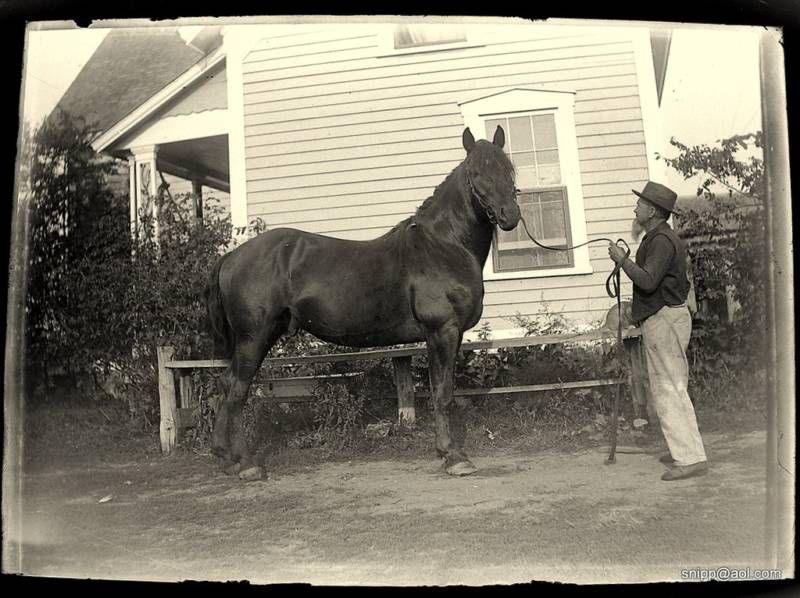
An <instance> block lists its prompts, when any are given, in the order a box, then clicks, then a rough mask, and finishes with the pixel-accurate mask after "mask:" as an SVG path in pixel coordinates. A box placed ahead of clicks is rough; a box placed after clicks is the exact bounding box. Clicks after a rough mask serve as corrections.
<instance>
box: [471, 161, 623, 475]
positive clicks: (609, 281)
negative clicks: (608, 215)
mask: <svg viewBox="0 0 800 598" xmlns="http://www.w3.org/2000/svg"><path fill="white" fill-rule="evenodd" d="M466 178H467V185H468V186H469V190H470V193H471V194H472V195H473V196H474V197H475V199H476V200H477V201H478V204H479V205H480V206H481V208H482V209H483V211H484V212H485V213H486V217H487V218H488V219H489V222H490V223H491V224H492V225H496V224H497V216H496V215H495V213H494V210H492V208H491V207H490V206H489V202H488V201H487V200H486V199H485V198H484V197H483V195H481V193H480V192H479V191H478V190H477V188H476V187H475V184H474V183H473V182H472V178H471V177H470V176H469V172H467V173H466ZM519 194H520V190H519V189H517V188H516V187H515V188H514V201H517V197H519ZM519 220H520V222H521V223H522V227H523V229H524V230H525V234H526V235H528V238H529V239H530V240H531V241H533V243H534V244H535V245H536V246H538V247H541V248H542V249H546V250H547V251H571V250H573V249H578V248H580V247H583V246H585V245H589V244H590V243H598V242H600V241H604V242H607V243H610V244H612V245H619V244H620V243H622V245H624V246H625V258H623V259H621V260H620V261H619V262H617V263H616V264H615V265H614V269H613V270H612V271H611V273H610V274H609V275H608V278H606V294H607V295H608V296H609V297H611V298H612V299H616V301H617V320H618V324H617V348H618V352H619V359H620V362H621V363H623V365H624V362H623V357H622V293H621V285H620V270H621V269H622V264H623V262H624V261H625V259H627V258H628V257H629V256H630V255H631V248H630V247H629V246H628V244H627V243H626V242H625V240H624V239H617V240H616V242H614V241H612V240H611V239H609V238H608V237H598V238H596V239H589V240H588V241H585V242H583V243H579V244H578V245H572V246H564V247H551V246H549V245H544V244H542V243H540V242H539V241H537V240H536V238H535V237H534V236H533V235H532V234H531V233H530V231H529V230H528V223H527V222H525V218H524V217H523V216H522V210H520V215H519ZM619 400H620V385H619V384H617V390H616V394H615V396H614V405H613V409H612V413H611V451H610V452H609V455H608V458H607V459H606V463H607V464H613V463H615V462H616V456H615V453H616V450H617V419H618V413H619Z"/></svg>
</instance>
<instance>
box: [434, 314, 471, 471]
mask: <svg viewBox="0 0 800 598" xmlns="http://www.w3.org/2000/svg"><path fill="white" fill-rule="evenodd" d="M461 336H462V335H461V331H460V329H459V328H458V326H456V325H454V324H452V325H451V324H445V325H444V326H442V327H441V328H439V329H438V330H436V331H434V332H431V333H429V334H428V335H427V343H428V362H429V363H428V371H429V375H430V383H431V397H432V399H433V406H434V417H435V420H436V451H437V452H438V453H439V456H440V457H443V458H444V460H445V461H444V467H445V471H446V472H447V473H449V474H450V475H468V474H470V473H473V472H474V471H475V470H476V467H475V466H474V465H473V464H472V463H471V462H470V460H469V459H468V458H467V456H466V455H465V454H464V452H463V450H462V444H463V440H464V425H465V422H464V419H463V413H454V411H459V412H460V411H461V410H460V409H459V407H458V406H456V405H455V403H454V401H453V385H454V380H453V374H454V371H453V369H454V367H455V362H456V354H457V353H458V350H459V348H460V347H461ZM454 416H455V417H454Z"/></svg>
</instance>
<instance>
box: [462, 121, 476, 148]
mask: <svg viewBox="0 0 800 598" xmlns="http://www.w3.org/2000/svg"><path fill="white" fill-rule="evenodd" d="M461 141H462V143H463V144H464V149H465V150H467V153H469V152H470V150H471V149H472V148H473V147H475V138H474V137H473V136H472V131H470V130H469V127H467V128H466V129H464V133H462V134H461Z"/></svg>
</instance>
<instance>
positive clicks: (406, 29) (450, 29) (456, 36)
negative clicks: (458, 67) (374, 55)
mask: <svg viewBox="0 0 800 598" xmlns="http://www.w3.org/2000/svg"><path fill="white" fill-rule="evenodd" d="M465 41H467V34H466V32H465V31H464V28H463V27H461V26H458V25H418V24H409V25H398V26H397V27H396V28H395V30H394V47H395V50H405V49H408V48H418V47H420V46H435V45H439V44H451V43H457V42H465Z"/></svg>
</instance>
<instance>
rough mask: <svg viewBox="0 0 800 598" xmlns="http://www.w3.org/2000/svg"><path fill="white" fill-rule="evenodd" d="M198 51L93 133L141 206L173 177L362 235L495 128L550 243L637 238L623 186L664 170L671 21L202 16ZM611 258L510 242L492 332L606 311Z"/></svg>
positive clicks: (247, 210) (269, 215)
mask: <svg viewBox="0 0 800 598" xmlns="http://www.w3.org/2000/svg"><path fill="white" fill-rule="evenodd" d="M114 35H115V36H116V37H118V38H120V39H122V38H125V36H126V35H139V36H144V37H146V36H148V35H162V36H170V35H171V36H172V38H171V39H172V42H171V44H172V45H173V46H175V47H174V48H172V50H173V51H176V49H177V45H176V39H178V40H179V39H180V38H179V37H178V36H177V33H176V32H175V31H166V32H165V31H163V30H161V31H159V30H156V29H151V28H146V29H139V30H138V31H137V32H135V33H131V32H129V31H125V30H120V31H119V32H114ZM184 45H187V44H184ZM187 47H188V48H189V49H190V50H191V51H192V52H194V55H195V56H196V59H194V60H191V57H188V58H187V59H186V60H184V62H187V61H188V62H191V64H190V65H188V66H186V67H182V68H180V69H173V70H178V71H180V72H176V73H175V74H174V75H171V76H170V77H169V78H168V80H166V81H162V83H161V84H160V85H158V89H156V90H153V91H152V93H150V94H149V95H147V97H146V98H143V99H142V100H141V101H139V102H137V103H135V105H133V106H131V107H130V108H128V109H126V110H124V111H123V110H120V111H119V113H117V114H116V115H115V116H114V117H113V118H111V117H107V120H108V121H109V122H108V123H107V126H105V127H103V132H102V134H100V135H99V137H98V138H97V139H96V141H95V144H94V145H95V148H96V149H97V150H98V151H100V152H105V153H108V154H111V155H114V156H117V157H119V158H124V159H127V160H129V162H130V165H131V166H132V168H131V184H130V189H131V198H132V202H131V206H132V210H134V209H135V208H136V206H137V202H139V201H141V195H142V191H143V189H142V187H143V185H144V184H149V185H151V188H150V189H149V191H150V192H153V190H154V188H153V187H152V186H153V185H154V184H155V183H154V181H155V177H154V176H150V174H149V173H154V172H155V171H156V170H161V171H164V172H168V173H170V174H172V175H176V176H179V177H182V178H184V179H187V180H190V181H193V182H194V186H195V189H198V190H199V189H200V188H202V187H203V186H206V187H212V188H216V189H219V190H221V191H222V192H223V195H224V194H226V193H228V192H229V193H230V210H231V216H232V219H233V222H234V225H235V226H238V227H245V226H246V225H247V223H248V222H250V221H251V220H253V219H255V218H257V217H261V218H262V219H263V221H264V222H265V224H266V225H267V226H268V227H270V228H274V227H280V226H289V227H295V228H299V229H303V230H307V231H312V232H317V233H323V234H327V235H332V236H336V237H342V238H348V239H369V238H373V237H376V236H379V235H381V234H382V233H383V232H385V231H387V230H388V229H389V228H391V226H393V225H394V224H395V223H397V222H398V221H399V220H401V219H403V218H405V217H407V216H409V215H411V214H413V213H414V211H415V209H416V207H417V206H418V205H419V204H420V203H421V202H422V201H423V200H424V199H425V198H426V197H428V196H429V195H430V194H431V192H432V190H433V189H434V187H435V186H436V185H437V184H438V183H440V182H441V181H442V180H443V179H444V177H445V176H446V175H447V174H448V173H449V172H450V171H451V170H452V169H453V168H454V167H455V166H456V165H457V164H458V163H459V162H460V161H461V160H462V159H463V157H464V151H463V148H462V147H461V132H462V130H463V128H464V127H465V126H469V127H470V128H471V130H472V131H473V133H474V134H475V135H476V137H489V136H490V135H491V134H492V133H493V131H494V128H495V127H496V125H498V124H501V125H503V127H504V129H505V131H506V138H507V145H506V150H507V151H508V152H509V153H510V156H511V159H512V160H513V162H514V163H515V165H516V167H517V171H518V187H519V188H520V189H521V190H522V194H521V196H520V203H521V205H522V209H523V213H524V214H525V216H526V219H527V221H528V222H529V223H530V224H532V225H533V227H534V228H535V229H536V234H537V235H538V236H539V237H540V239H541V240H542V241H543V242H545V243H548V244H559V243H560V244H577V243H580V242H582V241H584V240H586V239H587V238H593V237H598V236H603V237H609V236H610V237H612V238H617V237H622V238H624V239H626V240H627V241H629V242H630V241H631V239H630V232H629V231H630V222H631V219H632V217H633V212H632V210H633V205H634V201H633V199H634V197H633V196H632V194H631V189H632V188H641V187H642V186H643V185H644V183H645V182H646V181H647V180H648V179H655V180H663V178H664V166H663V165H662V164H661V163H658V162H657V161H656V159H655V154H656V152H659V151H660V150H661V149H662V148H660V147H659V142H660V140H661V134H660V130H659V129H660V120H659V109H658V106H659V96H660V87H661V84H662V82H663V77H664V71H665V68H666V58H667V53H668V47H669V33H668V31H666V30H665V31H664V32H659V31H655V32H651V31H650V30H649V29H648V28H646V27H639V26H623V25H619V26H607V27H597V26H596V25H583V24H576V23H570V24H551V23H527V22H525V23H522V22H506V23H494V24H479V23H471V22H469V23H464V24H454V23H448V24H447V25H442V24H438V25H431V24H430V23H428V22H425V23H422V22H419V23H410V22H404V23H387V22H377V21H373V22H366V23H357V24H343V23H335V24H331V23H322V22H318V23H313V22H309V23H301V24H281V25H259V24H234V25H224V26H217V27H207V28H205V29H203V30H202V31H201V32H200V34H199V35H198V36H197V37H196V38H195V39H193V40H192V41H191V43H190V44H188V45H187ZM101 50H102V46H101V48H100V49H98V53H100V54H102V52H101ZM180 53H182V54H185V52H184V51H183V50H180ZM91 64H92V61H90V63H89V65H87V68H89V67H90V65H91ZM110 68H114V67H113V65H112V66H111V67H110ZM150 72H152V71H150ZM145 76H146V75H145ZM128 78H130V77H128ZM164 78H165V77H162V79H164ZM78 79H79V81H80V79H81V76H79V78H78ZM79 81H76V84H75V85H78V86H79V87H80V85H79ZM83 86H84V87H85V86H86V83H85V82H84V83H83ZM68 95H69V92H68ZM72 95H73V96H76V95H77V96H79V95H80V94H77V93H73V94H72ZM73 103H75V102H73ZM123 112H124V113H123ZM111 121H113V122H111ZM132 213H133V211H132ZM633 249H634V251H635V246H634V247H633ZM611 265H612V264H611V262H610V261H609V260H608V255H607V250H606V247H605V245H604V244H597V245H594V246H592V247H591V248H584V249H579V250H575V251H572V252H563V253H545V252H543V251H542V250H539V249H537V248H535V246H533V244H532V243H530V242H529V241H528V240H527V239H526V237H525V236H524V233H523V232H522V230H521V227H520V228H519V229H518V230H516V231H512V232H509V233H499V234H498V236H497V238H496V240H495V244H494V246H493V250H492V253H491V256H490V259H489V260H488V261H487V264H486V269H485V283H486V284H485V287H486V296H485V300H484V312H483V317H484V320H488V322H489V323H490V325H491V327H492V330H493V331H495V333H496V335H502V334H504V333H505V334H508V333H510V331H509V329H510V328H512V327H513V324H512V323H511V322H510V321H509V319H508V318H509V317H511V316H513V315H515V314H521V315H525V316H533V315H535V314H537V313H541V312H542V311H543V310H548V311H550V312H559V313H561V314H563V315H564V316H565V317H567V318H568V319H570V320H574V321H584V322H591V321H596V320H597V319H599V318H600V317H601V316H602V315H603V314H604V313H605V312H606V311H607V309H608V307H609V306H610V305H611V304H612V300H611V299H609V298H608V297H607V296H606V293H605V288H604V282H605V279H606V276H607V275H608V273H609V271H610V269H611ZM623 292H624V293H625V294H630V286H629V283H625V284H624V285H623ZM504 331H505V332H504Z"/></svg>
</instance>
